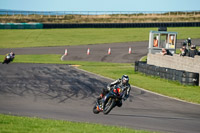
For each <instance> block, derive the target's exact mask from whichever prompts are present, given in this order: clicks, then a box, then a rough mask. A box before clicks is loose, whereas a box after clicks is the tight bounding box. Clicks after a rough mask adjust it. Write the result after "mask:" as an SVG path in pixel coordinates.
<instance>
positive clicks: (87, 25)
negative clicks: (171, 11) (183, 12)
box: [43, 22, 200, 29]
mask: <svg viewBox="0 0 200 133" xmlns="http://www.w3.org/2000/svg"><path fill="white" fill-rule="evenodd" d="M147 27H200V22H176V23H68V24H66V23H65V24H49V23H43V28H44V29H52V28H147Z"/></svg>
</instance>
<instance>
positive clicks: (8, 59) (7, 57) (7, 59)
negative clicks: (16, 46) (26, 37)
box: [2, 54, 14, 64]
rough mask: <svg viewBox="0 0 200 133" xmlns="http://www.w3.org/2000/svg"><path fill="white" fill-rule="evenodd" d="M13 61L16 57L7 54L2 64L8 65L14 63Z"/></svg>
mask: <svg viewBox="0 0 200 133" xmlns="http://www.w3.org/2000/svg"><path fill="white" fill-rule="evenodd" d="M13 60H14V56H11V55H10V54H7V55H6V56H5V58H4V61H3V63H2V64H4V63H6V64H8V63H10V62H11V61H13Z"/></svg>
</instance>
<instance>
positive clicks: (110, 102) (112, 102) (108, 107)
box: [103, 97, 115, 115]
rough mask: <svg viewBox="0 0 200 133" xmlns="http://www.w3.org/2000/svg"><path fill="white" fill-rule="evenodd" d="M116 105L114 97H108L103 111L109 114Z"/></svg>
mask: <svg viewBox="0 0 200 133" xmlns="http://www.w3.org/2000/svg"><path fill="white" fill-rule="evenodd" d="M114 105H115V100H114V99H113V98H111V97H110V98H108V99H107V100H106V101H105V102H104V107H103V113H104V114H105V115H107V114H108V113H109V112H110V111H111V110H112V108H113V107H114Z"/></svg>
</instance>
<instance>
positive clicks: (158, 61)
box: [147, 54, 200, 86]
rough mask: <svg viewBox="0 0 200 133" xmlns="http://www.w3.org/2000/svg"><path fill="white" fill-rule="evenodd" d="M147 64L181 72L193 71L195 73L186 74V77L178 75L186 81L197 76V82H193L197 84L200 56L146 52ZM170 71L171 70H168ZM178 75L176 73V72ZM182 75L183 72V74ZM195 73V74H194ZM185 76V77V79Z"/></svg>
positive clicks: (199, 72) (190, 80)
mask: <svg viewBox="0 0 200 133" xmlns="http://www.w3.org/2000/svg"><path fill="white" fill-rule="evenodd" d="M147 64H148V65H154V66H157V67H163V68H168V69H169V70H170V69H173V70H177V71H181V72H183V73H185V72H187V73H195V74H189V75H188V74H187V73H186V76H187V75H188V76H187V77H184V76H183V77H180V78H184V79H182V81H180V80H179V81H180V82H183V81H185V82H186V81H187V82H188V83H190V82H193V81H192V80H193V79H192V78H195V79H194V80H196V78H197V77H198V80H197V81H198V82H197V81H195V84H197V83H198V85H199V86H200V84H199V76H198V75H199V74H200V56H195V58H191V57H183V56H179V55H177V54H174V55H173V56H168V55H165V56H163V55H161V54H148V56H147ZM170 71H171V70H170ZM176 75H178V74H176ZM183 75H184V74H183ZM191 75H193V76H191ZM194 75H195V76H194ZM185 78H187V79H185Z"/></svg>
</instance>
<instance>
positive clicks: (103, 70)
mask: <svg viewBox="0 0 200 133" xmlns="http://www.w3.org/2000/svg"><path fill="white" fill-rule="evenodd" d="M60 57H61V55H16V58H15V60H14V62H18V63H20V62H24V63H52V64H74V65H80V66H79V68H80V69H84V70H86V71H89V72H93V73H96V74H99V75H103V76H105V77H109V78H112V79H117V78H119V77H121V76H122V75H123V74H127V75H129V77H130V83H131V84H132V85H134V86H138V87H141V88H144V89H146V90H150V91H153V92H157V93H160V94H163V95H166V96H170V97H174V98H178V99H182V100H185V101H188V102H193V103H200V87H199V86H184V85H181V84H180V83H178V82H175V81H168V80H165V79H160V78H157V77H151V76H145V75H143V74H140V73H135V72H134V66H133V64H129V63H106V62H86V61H61V60H60ZM0 58H1V59H2V60H3V56H0ZM47 58H50V59H51V60H47ZM152 83H153V84H152Z"/></svg>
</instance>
